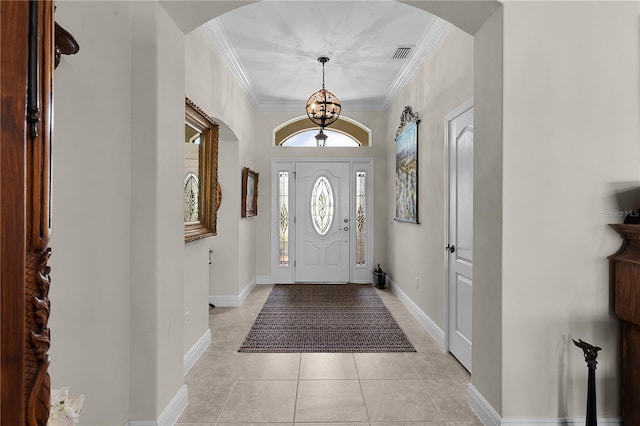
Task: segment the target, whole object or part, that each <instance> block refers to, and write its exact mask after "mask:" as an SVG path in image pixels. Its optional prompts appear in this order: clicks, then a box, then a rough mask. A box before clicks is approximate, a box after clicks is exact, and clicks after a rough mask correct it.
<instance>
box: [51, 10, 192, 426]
mask: <svg viewBox="0 0 640 426" xmlns="http://www.w3.org/2000/svg"><path fill="white" fill-rule="evenodd" d="M57 6H58V7H57V12H56V15H57V19H58V21H59V22H60V23H61V24H63V25H64V26H65V27H66V28H67V29H68V30H69V31H70V32H71V33H72V34H74V36H75V37H76V39H77V41H78V43H79V44H80V49H81V50H80V53H78V55H76V56H73V57H65V58H64V59H63V65H62V66H61V67H60V68H59V69H58V71H57V72H56V77H55V87H56V89H55V90H56V95H57V96H56V100H55V108H56V117H55V127H56V141H55V144H56V145H55V146H54V157H53V170H54V176H53V181H54V185H53V194H52V196H53V200H54V210H53V212H52V214H53V220H54V226H55V229H54V238H55V240H54V241H53V247H54V253H59V257H58V258H57V259H54V260H52V265H53V266H54V268H55V269H54V271H55V272H54V274H53V276H54V277H56V278H57V277H58V276H59V277H60V279H61V282H63V283H64V285H61V286H60V287H58V288H55V285H54V286H53V287H52V294H51V298H52V306H53V309H52V320H51V327H52V330H53V331H52V332H53V336H54V339H53V341H54V344H53V346H52V351H51V353H52V355H53V356H54V362H53V365H52V367H51V369H50V372H51V375H52V378H53V386H54V387H62V386H70V387H71V392H72V394H80V393H82V394H84V395H85V397H86V400H85V406H84V409H83V413H82V423H83V424H91V425H115V424H124V423H125V422H126V421H127V420H128V419H142V420H155V419H157V418H158V417H159V415H160V414H161V412H162V410H164V409H165V407H166V406H167V405H168V404H169V402H170V401H171V399H172V398H173V397H174V396H175V395H176V394H177V393H178V392H179V391H180V390H181V389H182V386H183V377H182V365H183V355H184V353H183V350H182V347H183V327H182V317H183V302H182V299H183V291H184V290H183V279H184V277H183V275H184V272H183V262H182V260H181V259H182V257H183V251H184V245H183V231H182V211H181V208H180V206H181V199H182V189H181V185H180V181H181V178H182V169H183V161H182V158H181V157H182V153H181V151H182V149H181V148H179V147H178V146H179V144H176V143H175V142H174V141H175V140H180V138H181V137H182V136H181V133H182V130H181V129H182V125H183V124H182V123H183V120H184V107H183V96H184V87H183V86H182V85H181V84H180V83H179V82H182V81H184V64H183V62H182V61H175V59H174V58H176V57H179V58H182V57H183V44H182V43H183V39H184V36H183V35H182V33H181V32H180V31H179V30H178V28H177V27H176V26H175V25H174V24H173V22H172V21H171V19H170V18H169V17H168V15H167V14H166V12H165V11H164V9H162V8H161V7H159V5H158V4H156V3H146V2H145V3H140V2H134V3H124V2H93V1H92V2H60V3H59V4H58V5H57ZM176 81H177V82H178V84H176ZM56 247H59V250H56ZM54 257H55V256H54ZM56 262H57V263H56ZM54 279H55V278H54ZM58 342H59V343H58Z"/></svg>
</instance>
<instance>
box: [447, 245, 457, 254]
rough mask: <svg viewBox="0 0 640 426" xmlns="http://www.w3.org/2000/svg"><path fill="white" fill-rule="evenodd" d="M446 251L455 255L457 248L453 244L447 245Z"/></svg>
mask: <svg viewBox="0 0 640 426" xmlns="http://www.w3.org/2000/svg"><path fill="white" fill-rule="evenodd" d="M444 249H445V250H446V251H448V252H449V253H454V252H455V251H456V246H454V245H453V244H447V246H446V247H445V248H444Z"/></svg>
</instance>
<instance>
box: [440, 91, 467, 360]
mask: <svg viewBox="0 0 640 426" xmlns="http://www.w3.org/2000/svg"><path fill="white" fill-rule="evenodd" d="M447 125H448V128H447V135H448V136H447V138H448V140H447V144H448V159H449V162H448V182H449V188H448V209H449V217H448V223H449V229H448V245H447V247H446V249H447V252H448V261H447V269H448V274H447V281H448V283H447V285H448V292H447V294H448V299H449V300H448V321H447V338H448V345H449V352H451V353H452V354H453V356H455V357H456V358H457V359H458V360H459V361H460V363H461V364H462V365H463V366H464V367H465V368H466V369H467V370H469V372H471V342H472V338H471V329H472V315H471V306H472V299H473V297H472V296H473V108H472V106H471V104H470V103H468V104H466V105H465V106H463V107H462V108H461V109H460V110H458V111H457V112H454V113H452V115H451V116H450V117H448V120H447Z"/></svg>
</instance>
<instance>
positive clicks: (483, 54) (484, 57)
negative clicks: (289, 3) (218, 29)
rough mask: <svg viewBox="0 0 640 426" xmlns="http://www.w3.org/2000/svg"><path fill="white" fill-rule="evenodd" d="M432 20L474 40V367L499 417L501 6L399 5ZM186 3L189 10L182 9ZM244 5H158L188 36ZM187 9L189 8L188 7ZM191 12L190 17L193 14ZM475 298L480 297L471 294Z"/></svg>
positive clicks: (489, 3) (495, 3)
mask: <svg viewBox="0 0 640 426" xmlns="http://www.w3.org/2000/svg"><path fill="white" fill-rule="evenodd" d="M400 2H401V3H404V4H407V5H409V6H413V7H416V8H418V9H421V10H424V11H426V12H429V13H432V14H434V15H437V16H439V17H441V18H443V19H445V20H447V21H449V22H450V23H452V24H453V25H455V26H457V27H459V28H460V29H462V30H464V31H465V32H467V33H469V34H470V35H472V36H474V104H475V126H476V136H475V138H476V147H477V148H476V150H475V152H474V163H475V168H474V181H475V183H476V184H475V190H474V191H475V194H474V229H476V232H475V235H474V247H482V250H476V252H480V251H481V252H482V253H483V254H480V255H479V256H477V259H476V263H475V265H474V268H475V269H474V281H475V282H476V284H477V285H478V287H479V288H482V296H481V297H480V295H479V294H475V293H474V302H473V306H474V311H473V323H474V330H475V331H474V340H475V341H476V342H477V344H474V345H475V346H474V355H473V363H474V365H475V366H477V368H476V369H475V371H474V374H473V377H472V384H473V387H474V388H475V389H477V390H478V392H480V393H481V394H482V396H483V397H484V398H485V399H486V400H487V401H488V402H489V404H490V405H491V406H492V407H493V408H494V409H495V410H497V411H498V412H500V411H501V409H502V407H501V404H502V387H501V377H502V365H501V339H502V337H501V326H502V317H501V310H500V309H499V306H500V303H501V288H502V282H501V265H502V248H501V247H502V246H501V239H502V189H501V188H502V161H501V160H502V84H503V82H502V75H503V74H502V73H503V70H502V46H503V32H502V31H503V28H502V5H501V3H500V2H498V1H482V2H477V1H455V2H452V1H428V2H427V1H400ZM185 3H188V4H189V5H190V7H185ZM251 3H254V2H253V1H243V2H234V3H233V4H230V2H222V3H217V2H183V1H166V2H162V3H161V4H162V5H163V7H164V8H165V10H166V11H167V12H168V13H169V14H170V15H171V17H172V18H173V20H174V22H175V23H176V24H177V25H178V26H179V27H180V29H182V31H183V32H184V33H188V32H190V31H192V30H193V29H195V28H197V27H199V26H200V25H202V24H204V23H205V22H207V21H209V20H211V19H213V18H215V17H216V16H219V15H221V14H223V13H226V12H228V11H230V10H233V9H235V8H238V7H242V6H246V5H248V4H251ZM191 6H192V7H191ZM194 12H195V13H194ZM476 293H479V292H476Z"/></svg>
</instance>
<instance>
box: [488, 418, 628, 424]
mask: <svg viewBox="0 0 640 426" xmlns="http://www.w3.org/2000/svg"><path fill="white" fill-rule="evenodd" d="M585 421H586V417H557V418H544V417H504V418H503V419H502V422H501V423H500V426H529V425H531V426H584V424H585ZM597 423H598V426H621V425H622V419H621V418H619V417H598V418H597Z"/></svg>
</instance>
